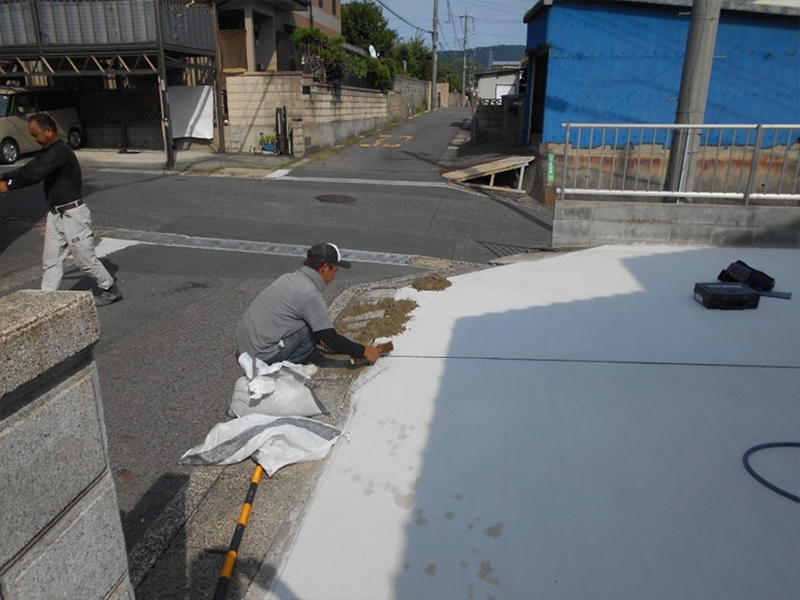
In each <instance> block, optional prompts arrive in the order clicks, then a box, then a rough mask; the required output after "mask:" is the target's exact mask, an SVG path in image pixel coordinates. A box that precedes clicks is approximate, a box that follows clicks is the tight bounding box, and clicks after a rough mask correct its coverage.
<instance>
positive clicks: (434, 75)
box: [431, 0, 439, 110]
mask: <svg viewBox="0 0 800 600" xmlns="http://www.w3.org/2000/svg"><path fill="white" fill-rule="evenodd" d="M438 68H439V0H433V64H432V66H431V110H434V109H435V108H437V106H436V105H437V104H438V103H439V90H438V89H437V80H438V78H439V73H438V72H437V71H438Z"/></svg>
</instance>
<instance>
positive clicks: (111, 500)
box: [0, 291, 134, 600]
mask: <svg viewBox="0 0 800 600" xmlns="http://www.w3.org/2000/svg"><path fill="white" fill-rule="evenodd" d="M98 337H99V327H98V322H97V312H96V310H95V306H94V300H93V298H92V295H91V294H90V293H87V292H39V291H22V292H16V293H14V294H12V295H10V296H6V297H3V298H0V365H2V373H0V464H2V465H3V477H2V484H0V597H2V598H3V599H4V600H23V599H29V598H48V599H60V598H63V599H65V600H67V599H75V598H81V599H84V600H88V599H91V598H98V599H101V598H113V599H115V600H116V599H122V598H129V599H133V598H134V594H133V588H132V587H131V583H130V579H129V576H128V562H127V554H126V550H125V540H124V539H123V535H122V525H121V522H120V517H119V506H118V504H117V496H116V489H115V487H114V481H113V479H112V477H111V471H110V463H109V457H108V447H107V443H106V432H105V424H104V420H103V405H102V402H101V398H100V382H99V379H98V375H97V368H96V366H95V362H94V358H93V355H92V348H93V346H94V344H95V342H96V341H97V339H98Z"/></svg>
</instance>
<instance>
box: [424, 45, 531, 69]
mask: <svg viewBox="0 0 800 600" xmlns="http://www.w3.org/2000/svg"><path fill="white" fill-rule="evenodd" d="M474 50H475V64H476V66H477V68H478V70H488V69H489V66H490V64H491V61H494V62H497V61H507V60H522V59H523V58H524V57H525V46H487V47H485V48H475V49H474ZM472 52H473V49H472V48H467V62H468V63H471V62H472ZM490 57H491V58H490ZM439 60H441V61H443V62H446V63H449V64H461V63H462V62H463V60H464V53H463V52H462V51H461V50H443V51H440V52H439Z"/></svg>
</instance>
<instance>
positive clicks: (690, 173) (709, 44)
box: [665, 0, 722, 192]
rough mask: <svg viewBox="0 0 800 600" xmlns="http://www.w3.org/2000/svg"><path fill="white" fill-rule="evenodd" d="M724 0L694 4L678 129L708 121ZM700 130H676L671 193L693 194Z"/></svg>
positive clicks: (670, 166) (669, 175)
mask: <svg viewBox="0 0 800 600" xmlns="http://www.w3.org/2000/svg"><path fill="white" fill-rule="evenodd" d="M721 5H722V0H693V2H692V16H691V23H690V25H689V37H688V40H687V42H686V55H685V56H684V59H683V74H682V75H681V91H680V94H679V96H678V111H677V113H676V115H675V124H676V125H698V124H702V123H703V121H704V119H705V113H706V102H707V101H708V87H709V84H710V81H711V69H712V66H713V63H714V47H715V46H716V42H717V28H718V26H719V13H720V8H721ZM700 135H701V131H700V130H692V131H691V133H690V131H689V130H680V131H678V130H676V131H675V132H674V133H673V136H672V147H671V148H670V153H669V164H668V166H667V180H666V182H665V187H666V189H667V190H668V191H687V192H688V191H691V190H692V187H693V180H694V171H695V163H696V160H697V153H698V151H699V148H700Z"/></svg>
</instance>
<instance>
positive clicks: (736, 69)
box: [523, 0, 800, 144]
mask: <svg viewBox="0 0 800 600" xmlns="http://www.w3.org/2000/svg"><path fill="white" fill-rule="evenodd" d="M690 11H691V1H690V0H662V1H650V2H641V1H639V2H636V1H631V0H614V1H577V0H537V2H536V3H535V4H534V5H533V7H532V8H531V9H530V10H529V11H528V12H527V13H526V15H525V22H526V23H527V26H528V38H527V53H528V57H529V61H528V72H527V81H528V82H530V83H532V84H533V85H530V84H529V85H528V86H527V98H526V103H525V107H526V110H525V121H524V124H523V127H524V134H523V137H524V140H525V141H526V143H530V142H531V141H532V140H533V139H536V138H537V137H538V135H536V134H541V142H542V143H545V144H546V143H550V142H556V143H558V142H563V141H564V130H563V128H562V127H561V124H562V123H565V122H573V123H577V122H583V123H588V122H595V123H612V122H613V123H673V122H674V121H675V113H676V110H677V106H678V94H679V91H680V84H681V73H682V69H683V59H684V54H685V51H686V41H687V38H688V34H689V23H690ZM705 122H706V123H731V124H734V123H800V3H798V2H797V1H794V2H791V3H790V2H786V1H784V2H780V1H777V2H776V1H774V0H773V1H772V2H770V3H762V4H758V3H754V2H752V1H744V0H739V1H729V2H724V3H723V4H722V12H721V14H720V21H719V29H718V32H717V42H716V49H715V59H714V65H713V70H712V75H711V82H710V87H709V93H708V104H707V107H706V113H705Z"/></svg>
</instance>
